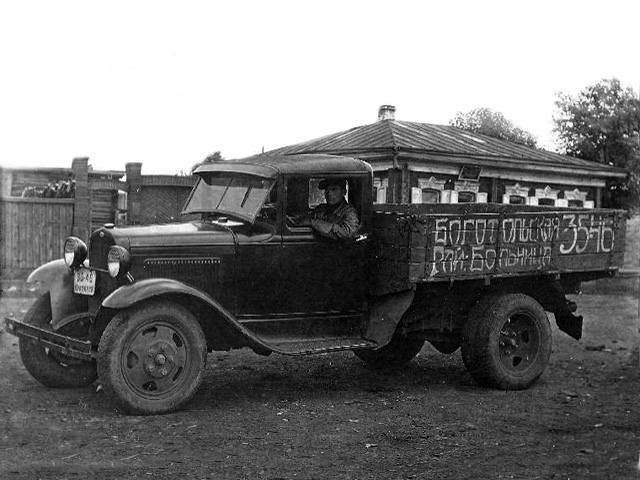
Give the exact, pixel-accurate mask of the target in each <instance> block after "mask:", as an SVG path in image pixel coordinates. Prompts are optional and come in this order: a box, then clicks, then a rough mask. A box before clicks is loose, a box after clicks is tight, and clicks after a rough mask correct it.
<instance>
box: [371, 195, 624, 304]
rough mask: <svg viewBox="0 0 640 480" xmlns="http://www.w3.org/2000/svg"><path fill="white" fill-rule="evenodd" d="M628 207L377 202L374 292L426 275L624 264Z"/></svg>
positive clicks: (445, 277)
mask: <svg viewBox="0 0 640 480" xmlns="http://www.w3.org/2000/svg"><path fill="white" fill-rule="evenodd" d="M624 214H625V212H624V211H622V210H608V209H578V208H558V207H544V206H524V205H503V204H457V205H450V204H431V205H428V204H427V205H425V204H416V205H376V206H375V212H374V215H373V234H374V237H375V242H374V245H373V248H374V252H373V255H374V257H375V260H374V262H373V272H372V276H373V278H374V282H373V283H374V288H373V290H374V293H376V294H384V293H389V292H394V291H398V290H402V289H405V288H410V287H411V286H412V285H414V284H416V283H419V282H442V281H452V280H466V279H474V278H475V279H477V278H484V279H491V278H492V277H505V276H521V275H540V274H556V273H568V272H603V274H606V273H608V272H612V271H615V270H617V269H618V268H619V267H621V266H622V262H623V252H624V239H625V218H624Z"/></svg>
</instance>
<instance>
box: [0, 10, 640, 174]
mask: <svg viewBox="0 0 640 480" xmlns="http://www.w3.org/2000/svg"><path fill="white" fill-rule="evenodd" d="M639 20H640V2H637V1H617V0H608V1H607V2H596V1H561V0H555V1H543V0H536V1H518V2H515V1H504V2H503V1H491V0H483V1H481V2H479V1H465V0H459V1H449V2H444V1H441V0H438V1H433V2H432V1H402V0H394V1H391V0H387V1H384V2H378V1H374V0H370V1H366V2H365V1H348V0H342V1H333V0H322V1H278V0H268V1H233V2H231V1H227V2H214V1H189V0H182V1H173V2H167V1H162V0H155V1H135V0H128V1H120V0H111V1H109V2H96V1H90V0H83V1H66V0H57V1H55V2H51V1H29V0H21V1H13V2H10V1H3V2H1V3H0V69H1V70H0V73H1V75H0V165H1V166H6V167H70V166H71V161H72V159H73V158H74V157H82V156H86V157H89V159H90V160H89V162H90V164H91V165H92V166H93V168H94V169H96V170H124V165H125V163H126V162H142V163H143V173H144V174H152V173H156V174H176V173H179V172H180V171H188V170H189V169H190V168H191V166H192V165H193V164H195V163H197V162H198V161H200V160H202V159H203V158H205V157H206V156H207V155H208V154H210V153H212V152H214V151H218V150H219V151H221V153H222V155H223V157H224V158H241V157H244V156H248V155H252V154H255V153H258V152H260V151H261V150H262V149H263V148H264V149H265V150H270V149H273V148H278V147H282V146H285V145H290V144H293V143H297V142H301V141H305V140H310V139H313V138H317V137H320V136H322V135H327V134H330V133H334V132H338V131H341V130H345V129H348V128H351V127H355V126H358V125H364V124H368V123H373V122H375V121H376V120H377V111H378V107H379V106H380V105H383V104H391V105H395V107H396V119H398V120H407V121H416V122H424V123H435V124H447V123H448V122H449V120H450V119H451V118H452V117H453V116H454V115H455V114H456V112H459V111H468V110H471V109H473V108H476V107H488V108H491V109H493V110H496V111H499V112H502V113H503V114H504V115H505V116H506V117H507V118H508V119H510V120H511V121H512V122H513V123H514V124H515V125H517V126H519V127H520V128H523V129H525V130H527V131H529V132H531V133H532V134H534V135H535V136H536V137H537V138H538V141H539V143H540V144H542V145H543V146H545V147H546V148H548V149H552V150H553V149H555V144H554V138H553V135H552V127H553V124H552V118H553V113H554V108H555V107H554V100H555V99H556V94H557V92H563V93H568V94H576V93H578V92H579V91H580V90H581V89H583V88H584V87H586V86H588V85H591V84H593V83H596V82H597V81H599V80H601V79H603V78H612V77H616V78H618V79H619V80H620V81H621V82H622V83H623V85H624V86H629V87H632V88H633V89H634V91H635V92H636V93H637V92H638V90H639V89H640V61H638V58H639V57H640V36H639V35H638V27H637V25H638V23H639Z"/></svg>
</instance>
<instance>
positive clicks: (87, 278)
mask: <svg viewBox="0 0 640 480" xmlns="http://www.w3.org/2000/svg"><path fill="white" fill-rule="evenodd" d="M95 291H96V272H95V270H89V269H88V268H79V269H78V270H76V271H75V272H74V273H73V293H79V294H80V295H93V294H94V293H95Z"/></svg>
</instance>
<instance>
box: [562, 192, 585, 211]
mask: <svg viewBox="0 0 640 480" xmlns="http://www.w3.org/2000/svg"><path fill="white" fill-rule="evenodd" d="M564 198H565V200H567V205H568V206H569V207H574V208H582V207H584V206H585V202H586V201H587V192H583V191H581V190H578V189H577V188H576V189H574V190H565V191H564Z"/></svg>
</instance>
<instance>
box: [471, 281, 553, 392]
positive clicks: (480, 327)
mask: <svg viewBox="0 0 640 480" xmlns="http://www.w3.org/2000/svg"><path fill="white" fill-rule="evenodd" d="M476 312H477V313H478V315H477V316H471V315H470V318H469V319H468V320H467V323H466V325H465V327H464V329H463V335H462V359H463V361H464V363H465V366H466V367H467V370H468V371H469V373H470V374H471V376H472V377H473V378H474V380H475V381H476V382H478V384H480V385H482V386H487V387H493V388H499V389H502V390H521V389H525V388H527V387H529V386H530V385H531V384H533V383H534V382H535V381H536V380H537V379H538V377H540V375H542V372H544V370H545V368H546V367H547V364H548V362H549V356H550V354H551V327H550V326H549V320H548V319H547V315H546V313H545V311H544V309H543V308H542V306H541V305H540V304H539V303H538V302H537V301H536V300H534V299H533V298H531V297H530V296H528V295H524V294H520V293H517V294H504V295H499V296H495V297H491V298H489V299H488V302H487V303H486V304H485V305H483V308H480V309H477V310H476Z"/></svg>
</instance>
